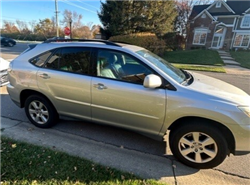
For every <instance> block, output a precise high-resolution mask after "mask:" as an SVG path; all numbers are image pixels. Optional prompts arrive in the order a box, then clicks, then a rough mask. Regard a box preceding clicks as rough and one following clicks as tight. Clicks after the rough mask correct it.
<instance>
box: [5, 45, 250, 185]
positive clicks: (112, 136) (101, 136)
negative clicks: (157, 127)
mask: <svg viewBox="0 0 250 185" xmlns="http://www.w3.org/2000/svg"><path fill="white" fill-rule="evenodd" d="M26 48H27V44H20V43H18V44H17V45H16V46H14V47H13V48H8V47H2V48H1V56H2V57H3V58H5V59H8V60H11V59H13V58H15V57H16V56H17V55H18V54H20V53H21V52H22V51H24V50H25V49H26ZM202 73H203V74H206V75H209V76H212V77H215V78H218V79H221V80H223V81H226V82H228V83H231V84H233V85H235V86H237V87H239V88H241V89H243V90H244V91H245V92H247V93H248V94H250V87H249V80H250V79H249V78H250V77H249V76H244V75H229V74H220V73H210V72H202ZM1 116H2V117H4V118H10V119H12V120H19V121H25V122H26V121H27V122H28V119H27V117H26V116H25V113H24V110H23V109H19V108H18V107H17V106H16V105H14V103H13V102H12V101H11V100H10V98H9V96H8V94H7V92H6V90H5V88H1ZM51 129H55V130H57V131H60V132H64V133H69V134H74V135H77V136H80V137H83V138H87V139H90V140H93V141H97V142H100V143H104V144H109V145H112V146H116V147H122V148H126V149H129V150H133V151H138V152H141V153H145V154H150V155H153V156H162V154H163V153H164V151H165V143H163V142H158V141H155V140H152V139H150V138H147V137H144V136H142V135H140V134H137V133H134V132H131V131H126V130H121V129H118V128H114V127H108V126H102V125H97V124H92V123H89V122H83V121H69V120H61V121H60V122H59V123H58V124H57V125H56V126H54V127H53V128H51ZM166 157H167V158H169V159H171V160H173V159H174V157H173V156H172V155H168V156H166ZM249 165H250V154H248V155H244V156H230V157H229V158H227V159H226V160H225V161H224V162H223V163H222V164H221V165H220V166H218V167H216V168H214V169H213V170H214V171H215V172H218V173H223V174H227V175H228V177H230V176H234V177H239V178H243V179H249V180H250V168H249ZM187 169H188V168H187ZM204 171H205V172H206V170H203V171H202V172H203V173H204ZM207 172H208V173H209V172H210V171H207ZM192 173H194V169H190V174H192ZM201 178H202V177H201ZM211 178H213V177H212V176H211ZM201 180H202V179H201ZM197 184H199V182H198V183H197Z"/></svg>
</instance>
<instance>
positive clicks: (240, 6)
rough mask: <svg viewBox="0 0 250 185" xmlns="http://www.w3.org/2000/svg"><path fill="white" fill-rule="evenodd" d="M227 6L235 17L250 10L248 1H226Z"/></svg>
mask: <svg viewBox="0 0 250 185" xmlns="http://www.w3.org/2000/svg"><path fill="white" fill-rule="evenodd" d="M227 4H228V6H230V8H232V9H233V11H234V12H235V14H236V15H242V14H243V13H245V11H246V10H247V9H249V8H250V1H227Z"/></svg>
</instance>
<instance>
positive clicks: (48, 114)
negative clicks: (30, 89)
mask: <svg viewBox="0 0 250 185" xmlns="http://www.w3.org/2000/svg"><path fill="white" fill-rule="evenodd" d="M25 113H26V115H27V117H28V118H29V120H30V122H31V123H33V124H34V125H35V126H37V127H40V128H49V127H52V126H53V125H55V124H56V122H57V120H58V114H57V112H56V110H55V108H54V107H53V105H52V104H51V103H50V102H49V101H48V100H47V99H46V98H44V97H42V96H39V95H32V96H30V97H28V98H27V99H26V101H25Z"/></svg>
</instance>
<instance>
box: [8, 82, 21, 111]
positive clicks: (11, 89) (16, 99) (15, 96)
mask: <svg viewBox="0 0 250 185" xmlns="http://www.w3.org/2000/svg"><path fill="white" fill-rule="evenodd" d="M7 91H8V93H9V96H10V98H11V100H12V101H13V102H14V103H15V104H16V105H17V106H18V107H21V102H20V94H19V91H17V90H16V89H15V88H14V87H13V86H12V85H10V84H8V85H7Z"/></svg>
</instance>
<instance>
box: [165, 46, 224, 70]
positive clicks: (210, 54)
mask: <svg viewBox="0 0 250 185" xmlns="http://www.w3.org/2000/svg"><path fill="white" fill-rule="evenodd" d="M163 58H164V59H166V60H167V61H168V62H170V63H178V64H199V65H216V66H223V65H224V63H223V61H222V59H221V58H220V56H219V54H218V52H217V51H213V50H186V51H169V52H166V53H165V54H164V56H163Z"/></svg>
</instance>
